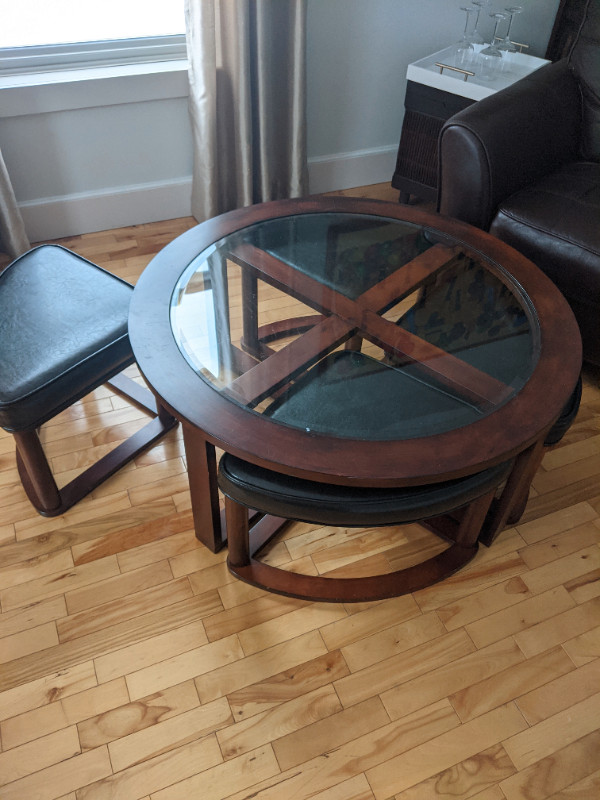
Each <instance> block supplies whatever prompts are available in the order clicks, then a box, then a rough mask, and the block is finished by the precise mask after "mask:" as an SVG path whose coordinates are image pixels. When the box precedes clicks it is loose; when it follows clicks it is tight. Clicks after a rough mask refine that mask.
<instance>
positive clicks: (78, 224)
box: [19, 176, 192, 242]
mask: <svg viewBox="0 0 600 800" xmlns="http://www.w3.org/2000/svg"><path fill="white" fill-rule="evenodd" d="M191 189H192V178H191V176H190V177H189V178H181V179H178V180H174V181H164V182H160V183H151V184H141V185H136V186H126V187H118V188H115V189H107V190H103V191H100V192H85V193H82V194H72V195H64V196H62V197H44V198H42V199H40V200H32V201H30V202H25V203H21V204H20V205H19V208H20V209H21V214H22V215H23V221H24V223H25V230H26V231H27V235H28V237H29V240H30V241H31V242H41V241H46V240H47V239H60V238H62V237H63V236H78V235H79V234H82V233H92V232H94V231H106V230H111V229H113V228H123V227H125V226H128V225H143V224H144V223H146V222H160V221H162V220H166V219H177V218H178V217H189V216H191V213H192V212H191Z"/></svg>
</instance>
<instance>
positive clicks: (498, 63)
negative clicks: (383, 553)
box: [478, 11, 508, 81]
mask: <svg viewBox="0 0 600 800" xmlns="http://www.w3.org/2000/svg"><path fill="white" fill-rule="evenodd" d="M507 16H508V15H507V14H504V13H503V12H500V11H499V12H496V13H493V14H490V17H493V18H494V19H495V20H496V24H495V25H494V33H493V35H492V41H491V42H490V43H489V44H488V46H487V47H484V48H483V50H481V51H480V53H479V56H478V60H479V66H480V72H479V77H480V78H481V79H482V80H484V81H491V80H493V79H494V78H495V77H496V75H498V73H499V72H500V70H501V69H502V51H501V50H499V49H498V47H497V46H496V44H495V42H496V34H497V33H498V25H499V24H500V22H501V20H503V19H506V18H507Z"/></svg>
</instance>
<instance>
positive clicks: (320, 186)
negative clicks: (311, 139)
mask: <svg viewBox="0 0 600 800" xmlns="http://www.w3.org/2000/svg"><path fill="white" fill-rule="evenodd" d="M397 152H398V145H397V144H396V145H390V146H388V147H377V148H372V149H369V150H355V151H353V152H351V153H334V154H333V155H329V156H317V157H315V158H310V159H309V161H308V176H309V186H310V193H311V194H320V193H321V192H335V191H337V190H339V189H353V188H354V187H355V186H370V185H371V184H373V183H389V182H391V180H392V175H393V174H394V167H395V166H396V155H397Z"/></svg>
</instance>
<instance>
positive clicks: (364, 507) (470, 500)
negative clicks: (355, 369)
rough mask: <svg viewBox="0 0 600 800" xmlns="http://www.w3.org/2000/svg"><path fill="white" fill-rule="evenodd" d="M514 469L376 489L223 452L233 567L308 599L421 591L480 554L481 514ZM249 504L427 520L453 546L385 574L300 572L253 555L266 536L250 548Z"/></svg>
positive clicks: (370, 523) (359, 518)
mask: <svg viewBox="0 0 600 800" xmlns="http://www.w3.org/2000/svg"><path fill="white" fill-rule="evenodd" d="M511 467H512V462H506V463H503V464H500V465H498V466H495V467H491V468H490V469H487V470H484V471H482V472H479V473H476V474H475V475H469V476H467V477H464V478H458V479H455V480H451V481H446V482H444V483H437V484H431V485H428V486H411V487H405V488H398V489H376V488H375V489H374V488H360V487H359V488H357V487H351V486H337V485H333V484H327V483H319V482H316V481H310V480H302V479H299V478H294V477H290V476H289V475H283V474H281V473H277V472H273V471H271V470H268V469H265V468H263V467H259V466H256V465H255V464H250V463H248V462H246V461H243V460H242V459H240V458H237V457H236V456H233V455H231V454H229V453H225V454H224V455H223V456H222V458H221V461H220V463H219V476H218V480H219V488H220V489H221V491H222V492H223V494H224V495H225V514H226V519H227V544H228V550H229V555H228V559H227V563H228V566H229V569H230V571H231V572H232V573H233V574H234V575H235V576H236V577H238V578H240V579H241V580H243V581H246V582H248V583H251V584H253V585H255V586H259V587H262V588H263V589H267V590H269V591H272V592H277V593H279V594H284V595H288V596H290V597H301V598H305V599H309V600H324V601H332V602H348V601H350V602H351V601H366V600H380V599H383V598H385V597H396V596H398V595H401V594H406V593H408V592H413V591H415V590H417V589H422V588H424V587H425V586H429V585H430V584H432V583H435V582H437V581H440V580H442V579H444V578H446V577H448V576H449V575H451V574H452V573H453V572H456V571H457V570H458V569H460V567H462V566H463V565H464V564H466V563H468V562H469V561H470V560H471V559H472V558H473V557H474V556H475V554H476V552H477V547H478V543H477V539H478V536H479V532H480V530H481V525H482V523H483V520H484V519H485V516H486V513H487V511H488V509H489V506H490V503H491V501H492V498H493V496H494V493H495V491H496V489H497V488H498V486H500V484H501V483H502V482H503V481H504V480H505V479H506V477H507V475H508V474H509V472H510V470H511ZM248 508H250V509H255V510H257V511H259V512H261V513H263V514H269V515H275V516H276V517H283V518H285V519H289V520H301V521H304V522H311V523H318V524H323V525H339V526H346V527H360V528H363V527H375V526H377V527H378V526H384V525H399V524H404V523H407V522H419V521H421V522H426V524H427V526H428V527H429V526H431V527H433V529H434V530H436V532H437V533H440V531H441V532H442V533H443V538H445V539H447V540H448V541H449V542H450V546H449V548H448V549H446V550H445V551H444V552H442V553H440V554H438V555H436V556H434V557H432V558H430V559H428V560H426V561H424V562H422V563H421V564H417V565H415V566H413V567H408V568H406V569H403V570H398V571H396V572H393V573H388V574H383V575H377V576H368V577H362V578H327V577H321V576H314V575H300V574H298V573H293V572H289V571H286V570H283V569H279V568H277V567H272V566H269V565H267V564H264V563H261V562H260V561H258V560H257V559H256V558H255V557H254V554H255V553H256V552H257V550H259V549H260V548H261V547H263V546H264V544H265V543H266V542H265V541H260V542H259V545H258V547H256V546H255V547H254V548H252V547H251V545H250V533H249V523H248ZM459 509H462V511H461V512H460V513H459V514H457V515H455V514H454V513H453V512H456V511H458V510H459ZM451 512H452V514H451ZM450 514H451V516H450ZM431 518H436V519H435V520H432V519H431ZM441 523H443V525H442V527H441V528H439V525H440V524H441Z"/></svg>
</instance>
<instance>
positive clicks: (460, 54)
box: [454, 6, 477, 67]
mask: <svg viewBox="0 0 600 800" xmlns="http://www.w3.org/2000/svg"><path fill="white" fill-rule="evenodd" d="M460 10H461V11H464V12H465V14H466V19H465V29H464V31H463V35H462V36H461V38H460V39H459V40H458V42H457V43H456V45H455V47H454V65H455V66H456V67H467V66H469V65H470V64H471V62H472V61H473V58H474V57H475V48H474V47H473V43H472V42H471V38H470V36H469V34H468V30H469V24H470V22H471V17H472V16H473V14H475V13H476V12H477V9H475V8H469V7H468V6H461V7H460Z"/></svg>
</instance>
